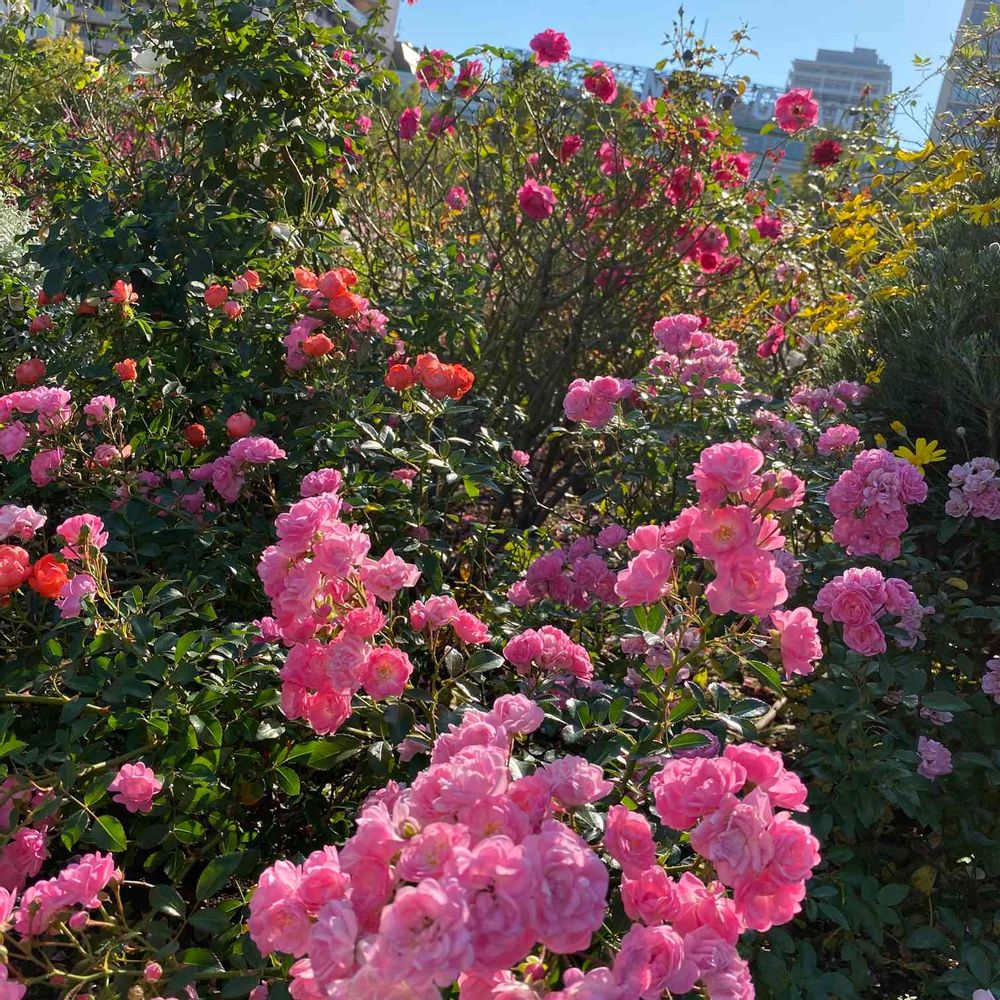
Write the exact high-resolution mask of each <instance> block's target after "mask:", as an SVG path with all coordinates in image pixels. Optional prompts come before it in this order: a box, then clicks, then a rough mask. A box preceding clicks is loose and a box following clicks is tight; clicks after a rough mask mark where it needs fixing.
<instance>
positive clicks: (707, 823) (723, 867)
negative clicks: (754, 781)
mask: <svg viewBox="0 0 1000 1000" xmlns="http://www.w3.org/2000/svg"><path fill="white" fill-rule="evenodd" d="M772 818H773V813H772V811H771V802H770V800H769V799H768V797H767V793H766V792H764V791H762V790H761V789H759V788H755V789H754V790H753V791H752V792H751V793H750V794H749V795H747V796H746V797H745V798H744V799H743V800H742V801H741V800H740V799H737V798H736V796H735V795H726V796H725V797H724V798H723V800H722V802H721V804H720V806H719V808H718V809H716V810H715V811H714V812H712V813H710V814H709V815H708V816H706V817H705V819H703V820H702V821H701V822H700V823H699V824H698V825H697V826H696V827H695V828H694V829H693V830H692V831H691V846H692V847H693V848H694V849H695V850H696V851H697V852H698V853H699V854H700V855H702V857H705V858H707V859H708V860H709V861H711V862H712V864H713V865H714V866H715V870H716V871H717V872H718V873H719V878H720V879H721V880H722V881H723V882H725V883H726V884H727V885H737V884H738V883H739V882H740V880H742V879H745V878H750V877H751V876H754V875H759V874H760V873H761V872H762V871H763V870H764V867H765V866H766V865H767V863H768V862H769V861H770V860H771V859H772V858H773V857H774V843H773V842H772V840H771V836H770V834H769V833H768V827H769V826H770V824H771V820H772Z"/></svg>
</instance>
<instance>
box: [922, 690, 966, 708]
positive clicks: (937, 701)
mask: <svg viewBox="0 0 1000 1000" xmlns="http://www.w3.org/2000/svg"><path fill="white" fill-rule="evenodd" d="M921 704H922V705H923V706H924V708H929V709H931V710H932V711H935V712H967V711H968V710H969V703H968V702H967V701H964V700H963V699H961V698H958V697H956V696H955V695H953V694H946V693H945V692H944V691H932V692H931V693H930V694H925V695H924V697H923V698H922V699H921Z"/></svg>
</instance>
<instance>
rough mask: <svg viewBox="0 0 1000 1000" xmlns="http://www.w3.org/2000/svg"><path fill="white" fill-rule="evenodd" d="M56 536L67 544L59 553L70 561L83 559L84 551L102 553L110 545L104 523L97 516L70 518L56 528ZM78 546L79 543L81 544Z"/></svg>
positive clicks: (87, 515)
mask: <svg viewBox="0 0 1000 1000" xmlns="http://www.w3.org/2000/svg"><path fill="white" fill-rule="evenodd" d="M56 534H57V535H58V536H59V537H60V538H61V539H62V540H63V541H64V542H65V543H66V544H65V545H64V546H63V547H62V548H61V549H60V550H59V551H60V552H61V553H62V555H63V556H64V557H65V558H66V559H68V560H79V559H82V558H83V553H82V550H85V549H90V550H91V551H98V552H99V551H100V550H101V549H103V548H104V546H105V545H107V544H108V533H107V531H105V530H104V522H103V521H102V520H101V519H100V518H99V517H98V516H97V515H96V514H77V515H76V516H75V517H68V518H66V520H65V521H63V523H62V524H60V525H59V527H58V528H56ZM81 542H82V544H81V545H79V546H78V543H81Z"/></svg>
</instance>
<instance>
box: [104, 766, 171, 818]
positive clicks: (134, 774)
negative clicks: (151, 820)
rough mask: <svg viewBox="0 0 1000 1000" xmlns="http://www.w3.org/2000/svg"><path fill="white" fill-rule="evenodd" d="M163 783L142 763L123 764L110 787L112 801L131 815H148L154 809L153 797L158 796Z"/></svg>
mask: <svg viewBox="0 0 1000 1000" xmlns="http://www.w3.org/2000/svg"><path fill="white" fill-rule="evenodd" d="M162 788H163V782H162V781H160V779H159V778H157V777H156V775H155V774H154V773H153V770H152V768H150V767H147V766H146V765H145V764H143V762H142V761H138V762H137V763H135V764H122V766H121V767H120V768H119V769H118V773H117V774H116V775H115V778H114V781H112V782H111V784H110V785H108V791H109V792H111V793H113V794H112V799H113V801H115V802H117V803H118V804H119V805H123V806H124V807H125V808H126V809H127V810H128V811H129V812H130V813H134V812H141V813H148V812H149V811H150V810H151V809H152V808H153V796H154V795H158V794H159V792H160V790H161V789H162Z"/></svg>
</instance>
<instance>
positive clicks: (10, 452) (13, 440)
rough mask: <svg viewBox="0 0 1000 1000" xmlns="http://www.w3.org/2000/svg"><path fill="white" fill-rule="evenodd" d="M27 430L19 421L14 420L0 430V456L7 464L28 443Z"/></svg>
mask: <svg viewBox="0 0 1000 1000" xmlns="http://www.w3.org/2000/svg"><path fill="white" fill-rule="evenodd" d="M28 436H29V435H28V428H27V427H26V426H25V424H24V422H23V421H21V420H15V421H13V422H12V423H9V424H7V426H6V427H4V428H3V430H0V455H3V457H4V458H5V459H6V460H7V461H8V462H9V461H10V460H11V459H13V458H14V457H15V456H16V455H17V454H18V453H19V452H20V451H21V449H22V448H23V447H24V446H25V445H26V444H27V442H28Z"/></svg>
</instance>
